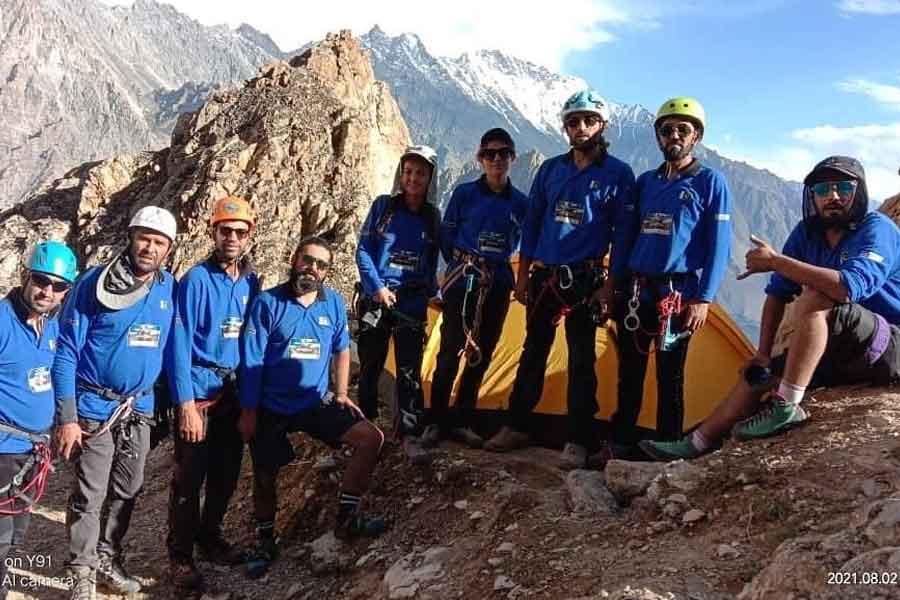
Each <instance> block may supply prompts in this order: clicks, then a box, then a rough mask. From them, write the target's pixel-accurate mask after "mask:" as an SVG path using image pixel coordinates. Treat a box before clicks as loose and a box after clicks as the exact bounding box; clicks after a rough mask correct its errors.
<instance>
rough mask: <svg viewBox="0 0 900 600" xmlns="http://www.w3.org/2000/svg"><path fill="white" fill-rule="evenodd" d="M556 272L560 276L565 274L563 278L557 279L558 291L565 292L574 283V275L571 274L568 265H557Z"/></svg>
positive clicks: (570, 268)
mask: <svg viewBox="0 0 900 600" xmlns="http://www.w3.org/2000/svg"><path fill="white" fill-rule="evenodd" d="M557 271H558V272H559V273H561V274H565V276H564V277H558V281H559V289H561V290H567V289H569V288H571V287H572V285H573V284H574V283H575V275H574V274H573V273H572V267H570V266H569V265H559V267H557Z"/></svg>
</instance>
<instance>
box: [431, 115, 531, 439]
mask: <svg viewBox="0 0 900 600" xmlns="http://www.w3.org/2000/svg"><path fill="white" fill-rule="evenodd" d="M515 158H516V146H515V143H513V139H512V137H511V136H510V135H509V133H507V132H506V131H505V130H504V129H500V128H496V129H491V130H490V131H488V132H486V133H485V134H484V135H483V136H482V137H481V143H480V145H479V149H478V156H477V159H478V163H479V164H480V165H481V168H482V170H483V171H484V174H483V175H482V176H481V177H480V178H479V179H478V180H476V181H472V182H469V183H464V184H462V185H459V186H457V188H456V189H455V190H453V195H452V196H451V197H450V202H449V204H448V205H447V210H446V212H445V213H444V220H443V222H442V223H441V236H440V239H441V253H442V254H443V256H444V260H445V261H447V271H446V273H445V275H444V283H443V285H442V289H441V295H442V297H443V300H444V309H443V320H442V321H441V348H440V351H439V352H438V355H437V365H436V366H435V370H434V381H433V382H432V385H431V414H430V416H429V420H430V422H431V424H430V425H429V426H428V427H427V428H426V430H425V433H424V434H423V435H422V442H423V443H424V444H425V445H426V446H431V445H434V444H436V443H437V442H438V440H439V439H440V438H441V437H443V436H445V435H449V436H450V437H453V438H454V439H457V440H459V441H462V442H464V443H466V444H468V445H469V446H470V447H473V448H480V447H481V445H482V444H483V440H482V439H481V436H479V435H478V434H477V433H475V431H474V430H473V429H472V426H473V425H474V423H473V417H474V408H475V403H476V401H477V399H478V388H479V387H481V381H482V379H484V374H485V372H486V371H487V368H488V365H490V362H491V355H493V353H494V347H495V346H496V345H497V341H498V340H499V339H500V333H501V332H502V330H503V323H504V321H505V320H506V313H507V311H508V310H509V300H510V295H511V292H512V290H513V288H514V286H515V280H514V278H513V272H512V268H511V267H510V264H509V258H510V255H511V254H512V253H513V252H514V251H515V250H516V249H517V248H518V246H519V238H520V237H521V228H522V222H523V221H524V218H525V211H526V210H527V208H528V197H527V196H525V194H523V193H522V192H520V191H519V190H517V189H516V188H515V187H514V186H513V185H512V183H511V182H510V180H509V169H510V167H511V166H512V163H513V161H515ZM461 354H465V358H466V364H465V367H464V369H463V374H462V378H461V380H460V384H459V391H458V392H457V394H456V404H455V405H454V411H453V413H452V414H448V408H447V405H448V404H449V401H450V392H451V390H452V388H453V383H454V381H455V380H456V374H457V371H458V369H459V357H460V355H461Z"/></svg>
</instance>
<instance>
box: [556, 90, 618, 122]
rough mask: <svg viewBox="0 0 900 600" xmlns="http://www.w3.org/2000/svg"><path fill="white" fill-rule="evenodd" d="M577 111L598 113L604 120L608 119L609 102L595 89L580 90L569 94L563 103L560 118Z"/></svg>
mask: <svg viewBox="0 0 900 600" xmlns="http://www.w3.org/2000/svg"><path fill="white" fill-rule="evenodd" d="M577 112H581V113H584V112H586V113H593V114H595V115H599V116H600V118H601V119H603V120H604V121H609V117H610V112H609V104H607V103H606V100H604V98H603V96H601V95H600V93H599V92H597V91H596V90H581V91H580V92H575V93H574V94H572V95H571V96H569V99H568V100H566V102H565V104H563V108H562V112H561V113H560V118H562V120H563V121H565V120H566V117H568V116H569V115H571V114H572V113H577Z"/></svg>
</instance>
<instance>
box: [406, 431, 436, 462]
mask: <svg viewBox="0 0 900 600" xmlns="http://www.w3.org/2000/svg"><path fill="white" fill-rule="evenodd" d="M403 452H404V453H405V454H406V458H408V459H409V462H411V463H412V464H414V465H418V466H425V465H428V464H431V452H429V451H428V450H426V449H425V448H423V447H422V442H421V441H420V440H419V438H417V437H415V436H412V435H407V436H404V438H403Z"/></svg>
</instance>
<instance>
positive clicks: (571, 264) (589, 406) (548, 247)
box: [485, 90, 634, 468]
mask: <svg viewBox="0 0 900 600" xmlns="http://www.w3.org/2000/svg"><path fill="white" fill-rule="evenodd" d="M610 116H611V115H610V109H609V105H608V104H607V103H606V101H605V100H604V99H603V98H602V97H601V96H600V95H599V94H598V93H597V92H595V91H593V90H584V91H581V92H577V93H576V94H573V95H572V96H571V97H570V98H569V99H568V100H567V101H566V103H565V105H564V106H563V110H562V120H563V124H564V126H565V132H566V135H567V136H568V138H569V143H570V144H571V146H572V150H571V151H570V152H568V153H566V154H563V155H560V156H556V157H554V158H551V159H549V160H547V161H545V162H544V164H542V165H541V167H540V169H539V170H538V173H537V175H536V176H535V179H534V183H533V184H532V186H531V194H530V197H529V207H528V211H527V213H526V216H525V224H524V226H523V228H522V249H521V252H520V258H519V273H518V278H517V281H516V299H517V300H518V301H519V302H522V303H524V304H526V306H527V307H528V311H527V321H526V332H525V343H524V345H523V347H522V356H521V359H520V361H519V367H518V370H517V372H516V380H515V384H514V385H513V390H512V393H511V395H510V397H509V417H508V423H507V425H505V426H504V427H503V428H502V429H501V430H500V431H499V432H498V433H497V434H496V435H495V436H494V437H493V438H491V439H490V440H488V442H487V443H486V444H485V448H487V449H489V450H494V451H505V450H511V449H514V448H519V447H522V446H524V445H527V444H528V443H529V434H528V430H529V418H530V415H531V412H532V410H533V409H534V407H535V406H536V405H537V403H538V401H539V400H540V398H541V394H542V393H543V388H544V374H545V372H546V370H547V358H548V356H549V353H550V347H551V345H552V344H553V340H554V338H555V337H556V326H557V324H558V323H559V321H560V320H562V318H563V317H565V328H566V343H567V345H568V350H569V365H568V389H567V395H568V421H569V434H568V436H569V441H568V443H567V444H566V446H565V448H564V449H563V453H562V456H561V460H560V466H562V467H565V468H578V467H582V466H584V465H585V462H586V456H587V449H588V446H589V445H591V444H592V442H593V438H594V414H595V413H596V412H597V400H596V392H597V376H596V373H595V371H594V369H595V363H596V359H597V357H596V350H595V343H596V330H597V324H598V322H599V321H600V320H602V314H601V313H602V312H604V309H603V308H602V305H605V304H606V303H607V301H606V298H608V297H610V296H611V290H612V287H611V286H612V280H611V279H610V278H607V277H605V271H604V268H603V260H604V258H605V257H606V255H607V253H608V252H609V249H610V244H611V243H612V241H613V233H614V231H615V230H616V221H617V220H618V219H619V218H621V214H622V212H623V206H624V205H625V204H626V203H629V202H630V198H631V194H632V188H633V186H634V173H633V172H632V170H631V167H629V166H628V165H627V164H625V163H624V162H622V161H621V160H619V159H618V158H615V157H614V156H611V155H610V154H609V152H608V151H607V146H608V143H607V142H606V140H605V139H603V131H604V130H605V129H606V127H607V125H608V124H609V119H610ZM613 252H615V246H613ZM595 305H596V306H595ZM595 317H600V319H597V320H595Z"/></svg>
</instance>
